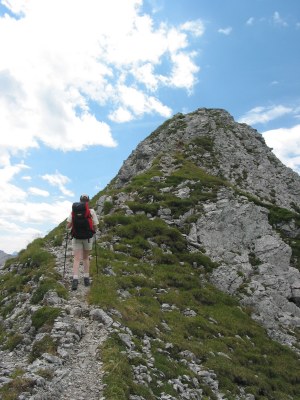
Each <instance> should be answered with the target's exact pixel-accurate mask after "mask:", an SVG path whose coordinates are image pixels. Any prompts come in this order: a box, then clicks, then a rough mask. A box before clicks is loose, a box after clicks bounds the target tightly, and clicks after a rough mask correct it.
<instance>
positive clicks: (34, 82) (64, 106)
mask: <svg viewBox="0 0 300 400" xmlns="http://www.w3.org/2000/svg"><path fill="white" fill-rule="evenodd" d="M151 2H152V5H153V4H154V5H158V6H160V5H162V4H163V3H161V2H160V1H158V2H157V1H156V0H152V1H151ZM2 4H3V5H5V6H6V7H7V8H8V9H9V10H10V11H11V12H10V13H9V14H6V15H3V16H0V48H1V57H0V88H1V90H0V132H1V134H0V200H1V202H2V203H1V204H2V206H1V211H0V235H2V236H1V238H0V241H1V246H0V248H1V250H4V251H8V248H10V249H11V250H10V251H14V250H19V249H20V248H21V247H24V246H25V245H26V244H27V243H28V242H30V240H32V239H33V238H34V237H36V236H37V235H40V234H41V233H42V232H45V229H46V228H47V229H48V228H49V226H50V225H51V224H57V223H59V222H61V220H62V219H63V218H65V217H66V215H67V214H68V212H69V209H70V203H69V202H64V200H63V199H64V198H65V196H74V194H73V192H72V191H71V190H70V189H69V187H68V186H69V185H70V183H71V182H70V179H69V178H68V177H66V176H64V175H62V174H61V173H60V172H58V171H57V172H56V173H54V174H45V175H43V176H42V179H43V180H44V181H45V182H47V183H48V184H49V185H51V186H52V187H55V188H58V189H59V192H60V193H59V194H55V195H56V198H55V199H56V200H57V198H58V197H57V196H59V195H61V196H62V200H61V201H60V202H58V203H57V202H56V201H55V200H54V201H53V194H52V193H51V190H49V192H48V191H47V190H42V189H40V188H39V185H38V183H37V182H36V181H35V180H34V178H33V177H34V176H36V175H37V174H36V171H32V173H30V175H29V174H28V172H25V173H24V171H26V170H27V169H29V167H28V166H27V165H25V164H24V163H19V164H18V163H15V164H14V165H13V163H12V156H14V157H19V156H22V157H23V158H26V157H27V156H28V155H30V153H31V150H32V149H34V150H35V153H36V150H38V149H39V147H42V146H43V148H44V147H48V148H51V149H54V150H59V151H64V152H66V151H73V150H76V151H81V150H83V149H86V148H88V147H90V146H107V147H114V146H116V145H117V143H116V141H115V140H114V138H113V136H112V132H111V128H110V126H109V123H110V121H114V122H119V123H121V122H128V121H131V120H134V119H138V118H141V117H143V115H145V114H158V115H160V116H163V117H166V118H168V117H170V115H171V114H172V110H171V108H170V107H169V106H168V104H165V103H163V102H162V101H160V100H159V97H158V93H159V91H160V90H161V89H162V88H165V87H167V88H172V89H178V88H179V89H184V90H186V91H187V92H188V93H190V92H191V91H192V89H193V87H194V85H195V84H196V82H197V73H198V72H199V70H200V69H199V67H198V66H197V65H196V62H195V57H196V53H195V52H192V51H191V49H190V44H191V43H190V42H191V40H192V39H193V38H197V40H198V39H199V37H201V36H202V35H203V33H204V24H203V22H202V21H201V20H200V19H196V20H194V21H192V20H189V21H187V22H183V23H181V24H178V25H177V26H175V25H170V24H169V23H160V24H156V23H154V20H153V19H152V16H151V15H150V14H149V15H148V14H146V13H142V4H143V0H126V1H122V0H110V1H105V2H104V1H102V2H101V1H98V0H43V1H41V0H2ZM12 13H15V16H12ZM94 105H96V108H99V109H100V110H101V115H105V116H106V118H107V119H104V118H102V119H101V120H100V118H99V117H97V116H96V115H95V113H94V111H93V107H94ZM98 115H100V112H99V113H98ZM36 154H37V153H36ZM14 159H15V158H14ZM22 173H23V176H22ZM19 182H22V184H19ZM29 182H30V183H29ZM26 185H30V186H29V187H27V188H26ZM32 195H34V196H41V197H44V200H45V202H41V203H38V202H35V203H31V202H29V200H28V199H29V196H32ZM30 199H31V197H30ZM46 201H47V202H46ZM33 210H34V212H33ZM10 221H14V224H15V225H13V226H12V225H10V226H9V228H8V227H7V226H5V223H8V224H10ZM2 231H4V232H5V233H4V234H3V233H2ZM11 231H13V233H12V232H11ZM11 246H14V247H13V248H11Z"/></svg>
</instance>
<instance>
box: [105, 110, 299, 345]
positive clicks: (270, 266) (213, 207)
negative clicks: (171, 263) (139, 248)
mask: <svg viewBox="0 0 300 400" xmlns="http://www.w3.org/2000/svg"><path fill="white" fill-rule="evenodd" d="M184 146H185V147H184ZM176 152H182V153H183V154H184V157H185V159H187V160H191V161H192V162H193V163H194V164H195V165H196V166H197V167H199V168H203V169H204V170H205V171H206V172H207V173H209V174H212V175H213V176H219V177H222V178H223V179H224V180H226V181H227V182H229V184H230V185H233V187H234V189H232V188H228V187H227V188H220V189H219V191H218V194H217V198H216V201H209V200H208V201H205V202H203V203H202V204H203V205H202V207H203V211H201V213H197V211H196V210H195V209H192V208H191V209H190V210H189V213H188V215H182V216H181V217H180V219H178V218H174V216H172V213H171V211H170V210H166V209H165V210H160V218H162V219H165V220H166V221H167V222H168V223H169V224H174V225H175V226H180V225H181V224H182V223H183V221H184V219H185V218H187V216H188V217H191V216H192V215H193V216H195V218H196V219H197V220H196V221H195V222H193V223H192V224H191V225H190V228H189V233H188V235H187V239H188V241H189V242H190V245H191V246H192V249H191V250H192V251H194V250H195V249H197V248H199V247H200V248H204V249H205V251H206V252H207V254H208V255H209V256H210V257H211V258H212V259H213V260H214V261H216V262H218V263H220V267H218V268H217V269H215V270H214V272H213V274H212V275H211V281H212V282H213V283H214V284H215V285H216V286H217V287H218V288H220V289H221V290H223V291H225V292H227V293H231V294H235V295H238V296H239V297H240V299H241V303H242V304H244V305H249V306H252V307H253V308H254V313H253V317H254V318H255V319H256V320H257V321H260V322H261V323H262V324H263V325H264V326H265V327H266V328H267V329H268V331H269V333H270V335H271V337H272V338H274V339H278V340H279V341H280V342H282V343H285V344H289V345H290V346H291V347H294V346H293V344H295V345H296V347H295V348H294V349H295V350H296V351H297V352H298V340H297V339H296V337H295V336H293V335H292V334H291V330H293V329H294V328H296V329H298V328H299V327H300V308H299V304H300V273H299V264H298V267H296V268H295V267H294V265H295V264H296V262H297V260H296V259H295V258H294V260H293V262H291V258H292V253H293V250H292V248H291V245H290V243H291V241H293V240H295V241H296V240H298V239H297V238H299V235H300V225H299V214H298V212H299V210H300V177H299V175H298V174H297V173H296V172H294V171H292V170H291V169H290V168H287V167H286V166H284V165H283V164H282V163H281V161H280V160H278V159H277V158H276V156H275V155H274V154H273V153H272V149H270V148H269V147H268V146H267V145H266V144H265V141H264V139H263V137H262V136H261V135H260V134H259V133H258V132H257V131H256V130H255V129H253V128H251V127H249V126H247V125H246V124H238V123H236V122H235V121H234V120H233V118H232V117H231V116H230V114H228V113H227V112H226V111H224V110H215V109H213V110H209V109H199V110H197V111H195V112H194V113H191V114H188V115H182V114H177V115H176V116H175V117H174V118H173V119H171V120H169V121H167V122H166V123H165V124H164V125H162V126H161V127H159V128H158V129H157V130H156V131H155V132H154V133H153V134H152V135H150V136H149V137H148V138H146V139H145V140H144V141H143V142H141V143H140V144H139V145H138V146H137V148H136V150H134V151H133V152H132V154H131V156H130V157H129V158H128V159H127V160H126V161H125V163H124V164H123V166H122V168H121V169H120V171H119V173H118V175H117V177H116V179H115V181H114V183H113V184H114V186H115V187H117V188H119V189H120V188H123V187H125V186H126V184H127V183H128V182H129V181H130V179H132V178H133V177H134V176H136V175H138V174H142V173H145V172H146V171H148V170H149V169H150V168H151V166H152V165H153V162H154V161H155V160H156V159H157V158H160V169H161V171H162V172H163V177H159V178H158V180H164V179H166V177H167V176H169V175H170V174H171V173H172V171H174V168H175V169H176V161H175V154H176ZM194 184H195V183H194V182H189V181H186V182H185V184H184V183H181V184H180V185H179V186H178V187H171V188H169V189H168V190H169V192H172V193H174V194H175V196H177V197H179V198H189V197H190V196H191V193H192V191H193V185H194ZM165 190H166V189H165ZM99 202H100V204H101V203H103V199H102V200H101V199H100V200H99ZM272 206H276V207H278V208H282V209H285V210H289V211H292V212H294V213H295V214H294V216H293V217H292V216H291V217H290V218H288V221H287V220H285V219H284V218H283V220H282V221H280V219H279V220H278V221H277V222H276V224H277V225H276V226H275V225H273V226H271V224H270V222H269V218H268V217H269V215H270V207H272ZM99 211H101V207H100V208H99ZM297 215H298V216H297Z"/></svg>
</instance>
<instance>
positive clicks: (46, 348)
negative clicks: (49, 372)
mask: <svg viewBox="0 0 300 400" xmlns="http://www.w3.org/2000/svg"><path fill="white" fill-rule="evenodd" d="M56 351H57V345H56V343H55V341H54V340H53V338H52V337H51V336H50V335H45V336H44V337H43V338H42V339H41V340H38V341H36V342H34V344H33V346H32V350H31V352H30V354H29V359H28V361H29V362H30V363H32V362H33V361H34V360H36V359H37V358H39V357H41V355H42V354H43V353H49V354H52V355H56Z"/></svg>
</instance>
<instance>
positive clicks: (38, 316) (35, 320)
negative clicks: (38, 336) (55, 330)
mask: <svg viewBox="0 0 300 400" xmlns="http://www.w3.org/2000/svg"><path fill="white" fill-rule="evenodd" d="M59 314H60V309H59V308H55V307H48V306H43V307H41V308H39V309H38V310H37V311H35V312H34V313H33V314H32V317H31V320H32V325H33V326H34V327H35V329H40V328H41V327H43V330H48V331H49V330H51V329H52V326H53V323H54V321H55V319H56V318H57V317H58V316H59Z"/></svg>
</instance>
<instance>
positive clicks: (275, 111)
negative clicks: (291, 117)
mask: <svg viewBox="0 0 300 400" xmlns="http://www.w3.org/2000/svg"><path fill="white" fill-rule="evenodd" d="M293 111H294V110H293V108H291V107H285V106H282V105H278V106H271V107H255V108H252V110H250V111H248V112H247V113H246V114H244V115H243V116H241V117H240V118H239V122H242V123H246V124H248V125H252V124H257V123H266V122H269V121H272V120H273V119H276V118H279V117H282V116H283V115H286V114H290V113H292V112H293Z"/></svg>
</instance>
